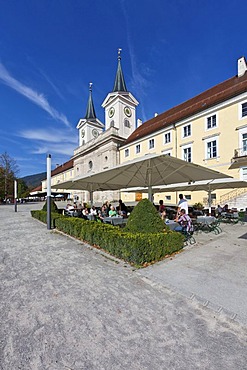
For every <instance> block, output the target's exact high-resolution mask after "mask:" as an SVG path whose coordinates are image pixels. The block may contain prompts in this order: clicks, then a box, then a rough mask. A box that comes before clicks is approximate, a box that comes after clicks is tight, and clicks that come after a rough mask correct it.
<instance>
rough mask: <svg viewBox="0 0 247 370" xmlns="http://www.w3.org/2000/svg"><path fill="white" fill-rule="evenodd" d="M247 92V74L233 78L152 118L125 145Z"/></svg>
mask: <svg viewBox="0 0 247 370" xmlns="http://www.w3.org/2000/svg"><path fill="white" fill-rule="evenodd" d="M246 91H247V72H246V73H245V74H244V75H243V76H242V77H238V76H235V77H232V78H230V79H229V80H226V81H224V82H222V83H220V84H218V85H216V86H214V87H212V88H210V89H209V90H206V91H204V92H203V93H201V94H199V95H197V96H195V97H194V98H192V99H189V100H187V101H185V102H184V103H182V104H179V105H177V106H176V107H173V108H171V109H169V110H168V111H166V112H164V113H161V114H159V115H158V116H156V117H154V118H151V119H150V120H148V121H146V122H144V123H143V124H142V125H141V126H139V127H138V128H137V129H136V130H135V131H134V132H133V133H132V134H131V135H130V136H129V137H128V139H127V140H126V141H125V143H124V145H126V144H130V143H132V142H133V141H136V140H138V139H141V138H143V137H145V136H147V135H150V134H152V133H154V132H156V131H159V130H161V129H163V128H165V127H168V126H170V125H172V124H174V123H177V122H179V121H181V120H182V119H185V118H187V117H190V116H192V115H194V114H196V113H199V112H202V111H204V110H205V109H207V108H210V107H213V106H214V105H216V104H219V103H222V102H224V101H226V100H228V99H230V98H233V97H234V96H237V95H239V94H242V93H244V92H246Z"/></svg>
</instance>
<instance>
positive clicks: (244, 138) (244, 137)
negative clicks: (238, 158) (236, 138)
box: [242, 134, 247, 155]
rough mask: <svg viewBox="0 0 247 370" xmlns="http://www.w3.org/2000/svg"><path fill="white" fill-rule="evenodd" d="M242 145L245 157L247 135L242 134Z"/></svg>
mask: <svg viewBox="0 0 247 370" xmlns="http://www.w3.org/2000/svg"><path fill="white" fill-rule="evenodd" d="M242 137H243V139H242V144H243V155H246V153H245V152H247V134H243V136H242Z"/></svg>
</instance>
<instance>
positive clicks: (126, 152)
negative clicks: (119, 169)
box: [124, 149, 130, 157]
mask: <svg viewBox="0 0 247 370" xmlns="http://www.w3.org/2000/svg"><path fill="white" fill-rule="evenodd" d="M124 155H125V157H128V156H129V155H130V151H129V149H125V151H124Z"/></svg>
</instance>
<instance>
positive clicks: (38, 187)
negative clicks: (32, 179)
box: [31, 185, 42, 193]
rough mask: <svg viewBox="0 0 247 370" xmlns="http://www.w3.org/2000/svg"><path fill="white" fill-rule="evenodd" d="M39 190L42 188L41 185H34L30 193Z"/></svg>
mask: <svg viewBox="0 0 247 370" xmlns="http://www.w3.org/2000/svg"><path fill="white" fill-rule="evenodd" d="M41 190H42V185H39V186H36V188H34V189H32V190H31V193H33V192H35V191H41Z"/></svg>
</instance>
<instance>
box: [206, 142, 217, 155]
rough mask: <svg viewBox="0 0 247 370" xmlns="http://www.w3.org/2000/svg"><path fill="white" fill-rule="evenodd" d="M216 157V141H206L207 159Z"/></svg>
mask: <svg viewBox="0 0 247 370" xmlns="http://www.w3.org/2000/svg"><path fill="white" fill-rule="evenodd" d="M216 157H217V141H216V140H212V141H208V142H207V159H209V158H216Z"/></svg>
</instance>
